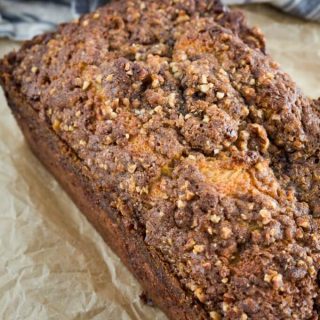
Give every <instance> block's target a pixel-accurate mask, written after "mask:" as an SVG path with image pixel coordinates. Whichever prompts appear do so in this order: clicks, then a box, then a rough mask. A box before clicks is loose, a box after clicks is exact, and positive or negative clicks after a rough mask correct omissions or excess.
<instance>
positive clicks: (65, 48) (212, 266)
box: [4, 0, 320, 320]
mask: <svg viewBox="0 0 320 320" xmlns="http://www.w3.org/2000/svg"><path fill="white" fill-rule="evenodd" d="M7 76H8V77H9V74H8V75H7ZM4 77H5V75H4ZM12 77H13V78H14V79H15V81H16V84H17V86H19V88H20V90H21V91H22V92H23V94H24V95H25V96H26V97H27V99H28V101H29V102H30V103H31V104H32V105H33V107H34V109H35V110H37V111H38V112H39V117H41V119H42V120H43V121H45V122H47V123H48V124H49V125H50V126H51V127H52V130H54V131H55V133H56V134H57V135H58V136H59V137H60V138H61V139H62V140H63V141H65V142H66V143H67V144H68V146H70V148H72V150H73V151H74V153H75V154H76V156H77V158H78V159H79V160H80V161H81V162H82V163H83V174H85V175H86V176H88V177H90V179H92V183H94V185H95V186H96V188H97V190H100V191H101V190H102V191H104V192H106V193H108V194H109V195H110V197H111V198H112V202H111V205H112V207H113V208H114V209H116V210H118V212H119V216H121V219H122V222H123V224H124V225H125V227H126V228H128V229H130V230H133V231H135V232H138V233H140V234H141V236H142V237H144V239H145V243H146V244H147V245H148V246H150V247H152V248H155V249H156V250H157V252H158V253H159V254H160V255H161V257H162V259H163V260H164V261H165V262H166V263H167V266H168V269H169V270H170V271H171V272H172V273H173V274H174V275H175V276H176V277H177V279H178V280H179V281H180V283H181V286H182V287H183V288H184V290H185V292H186V295H188V296H190V297H192V299H193V300H194V303H195V304H199V305H200V306H201V307H202V308H203V309H204V310H205V311H206V312H207V314H208V318H210V317H211V319H214V320H218V319H222V318H223V319H241V320H246V319H257V320H261V319H275V320H276V319H297V320H302V319H318V316H317V315H318V312H317V307H318V302H319V287H318V281H317V274H318V270H319V264H320V255H319V253H320V252H319V249H320V241H319V240H320V238H319V237H320V233H319V219H318V216H319V214H320V207H319V195H320V194H319V187H318V186H319V178H320V167H319V163H318V162H319V158H318V156H319V149H318V146H319V137H320V123H319V122H320V121H319V107H320V103H319V101H312V100H310V99H308V98H307V97H305V96H304V95H303V94H302V93H301V92H300V91H299V89H298V88H297V87H296V85H295V84H294V82H293V81H292V80H291V79H290V77H289V76H288V75H287V74H285V73H283V72H282V71H281V70H280V69H279V68H278V66H277V64H276V63H275V62H274V61H273V60H272V59H270V57H268V56H267V55H266V54H265V49H264V40H263V37H262V35H261V34H260V32H259V30H257V29H250V28H248V27H247V25H246V24H245V22H244V21H243V17H242V15H241V14H240V13H239V12H235V11H234V12H233V11H231V12H229V11H224V9H223V8H222V6H221V5H219V4H218V3H216V2H215V1H209V0H208V1H205V0H198V1H196V0H188V1H186V0H185V1H183V0H175V1H169V0H165V1H140V0H136V1H129V0H121V1H115V2H113V3H112V4H110V5H107V6H105V7H103V8H101V9H99V10H98V11H96V12H95V13H92V14H90V15H87V16H84V17H83V18H81V19H80V20H79V21H75V22H73V23H71V24H67V25H64V26H61V27H60V28H59V30H58V32H56V33H53V34H50V35H46V36H43V37H39V38H38V39H35V40H33V42H32V43H29V44H26V45H25V47H24V50H22V51H20V52H18V53H17V54H16V62H15V66H14V71H13V74H12Z"/></svg>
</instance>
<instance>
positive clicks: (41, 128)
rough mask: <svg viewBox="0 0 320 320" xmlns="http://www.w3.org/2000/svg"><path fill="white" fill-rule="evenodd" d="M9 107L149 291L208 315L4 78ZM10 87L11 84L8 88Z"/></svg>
mask: <svg viewBox="0 0 320 320" xmlns="http://www.w3.org/2000/svg"><path fill="white" fill-rule="evenodd" d="M7 88H8V90H7V91H6V92H5V93H6V97H7V100H8V104H9V107H10V109H11V111H12V113H13V115H14V117H15V119H16V121H17V123H18V125H19V127H20V129H21V130H22V132H23V134H24V136H25V138H26V140H27V142H28V144H29V146H30V148H31V150H32V151H33V153H34V154H35V155H36V156H37V158H38V159H39V160H40V161H41V162H42V164H43V165H44V166H45V167H46V168H47V169H48V170H49V172H50V173H52V174H53V176H54V177H55V178H56V179H57V180H58V181H59V183H60V184H61V186H62V187H63V188H64V190H65V191H67V193H68V194H69V196H70V197H71V198H72V200H73V201H74V203H75V204H76V205H77V207H78V208H79V209H80V210H81V211H82V213H83V214H84V215H85V216H86V218H87V219H88V220H89V222H90V223H91V224H92V225H93V226H94V227H95V228H96V230H97V231H98V232H99V233H100V235H101V236H102V238H103V239H104V240H105V241H106V243H107V244H108V245H109V246H110V247H111V249H112V250H113V251H114V252H115V253H116V254H117V255H118V256H119V257H120V258H121V260H122V262H123V263H124V264H125V265H126V267H127V268H128V269H129V270H130V271H131V273H132V274H133V275H134V276H135V277H136V279H137V280H138V281H139V282H140V284H141V285H142V287H143V289H144V290H145V292H146V294H147V296H148V297H150V298H151V299H152V301H153V302H154V303H155V304H156V305H157V306H158V307H160V308H161V309H162V310H163V311H164V312H165V313H166V314H167V315H168V316H169V317H170V318H171V319H176V320H180V319H207V317H206V313H205V312H204V311H203V309H201V307H200V306H199V305H198V304H197V302H195V301H194V300H193V299H191V298H190V297H188V296H186V293H185V292H184V291H183V290H182V288H181V287H180V285H179V283H178V281H177V280H176V279H175V278H174V277H173V276H172V275H171V274H170V273H169V272H168V271H167V270H166V267H165V265H164V263H162V261H161V260H160V258H159V256H158V255H157V253H156V252H155V251H154V250H152V249H151V248H147V247H146V245H145V243H144V241H143V239H141V238H140V237H139V236H137V235H136V234H135V233H134V232H131V233H129V232H127V230H126V229H125V228H124V227H123V226H122V225H121V223H120V221H119V216H117V214H116V212H114V211H113V209H112V208H110V207H109V206H108V201H106V199H103V198H102V196H101V195H99V194H97V192H96V191H94V190H92V187H91V185H90V183H88V181H87V179H86V177H84V176H83V175H82V174H81V171H80V169H79V168H78V167H77V161H75V157H76V155H75V154H74V153H73V152H72V150H70V148H69V147H68V146H67V145H66V144H65V143H64V142H63V141H62V140H60V139H59V138H58V137H57V136H56V135H55V133H54V132H53V131H52V130H51V129H50V128H49V127H48V126H47V124H46V123H45V122H43V121H41V120H40V119H39V117H38V115H37V113H36V112H35V111H34V110H33V109H32V107H31V106H30V105H28V103H27V102H26V100H25V99H24V98H23V97H21V96H19V95H17V93H14V92H13V91H14V90H12V88H14V86H13V85H8V84H7ZM10 89H11V90H10Z"/></svg>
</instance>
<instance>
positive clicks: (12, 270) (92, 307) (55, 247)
mask: <svg viewBox="0 0 320 320" xmlns="http://www.w3.org/2000/svg"><path fill="white" fill-rule="evenodd" d="M245 10H246V11H247V13H248V16H249V20H250V21H251V23H252V24H256V25H259V26H260V27H261V29H262V30H263V31H264V33H265V34H266V36H267V40H268V41H267V47H268V51H269V52H270V53H271V54H272V55H273V57H274V58H275V59H276V60H277V61H278V62H280V63H281V65H282V67H283V69H284V70H286V71H287V72H289V74H291V76H292V77H293V78H294V79H295V80H296V81H297V82H298V84H299V85H300V86H301V87H302V89H303V90H304V92H306V93H307V94H308V95H310V96H311V97H314V98H316V97H318V96H320V25H317V24H315V23H306V22H303V21H302V20H298V19H295V18H290V17H289V18H288V17H285V16H284V15H283V14H280V13H277V12H276V11H275V10H274V9H271V8H268V7H264V6H253V7H246V9H245ZM13 47H18V44H14V43H12V42H8V41H5V40H1V41H0V54H1V55H3V54H4V53H5V52H8V51H9V50H11V49H12V48H13ZM140 293H141V288H140V286H139V285H138V284H137V282H136V281H135V279H134V278H133V276H131V275H130V273H129V272H128V271H127V270H126V268H125V267H124V266H123V265H122V263H121V262H120V261H119V259H118V258H117V257H116V256H115V255H114V254H113V253H112V252H111V250H110V249H109V248H108V247H107V246H106V245H105V243H104V242H103V240H102V239H101V238H100V236H99V235H98V234H97V232H96V231H95V230H94V229H93V227H92V226H91V225H90V224H89V223H88V222H87V221H86V219H85V218H84V217H83V216H82V215H81V214H80V212H79V210H78V209H77V208H76V207H75V206H74V204H73V203H72V201H71V200H70V199H69V198H68V196H67V195H66V194H65V192H64V191H63V190H62V189H61V188H60V187H59V185H58V184H57V182H56V181H55V180H54V179H53V177H52V176H51V175H50V174H49V173H48V172H47V171H46V170H45V169H44V168H43V167H42V165H41V164H40V163H39V162H38V160H37V159H36V158H35V157H34V156H33V155H32V154H31V152H30V150H29V149H28V147H27V145H26V143H25V141H24V139H23V137H22V134H21V133H20V131H19V129H18V127H17V125H16V124H15V121H14V119H13V117H12V115H11V114H10V112H9V109H8V108H7V105H6V102H5V99H4V97H3V94H2V92H0V319H3V320H7V319H10V320H11V319H24V320H25V319H32V320H34V319H39V320H41V319H59V320H63V319H68V320H69V319H95V320H98V319H104V320H105V319H116V320H117V319H150V320H151V319H155V320H160V319H166V318H165V316H164V315H163V314H162V313H161V312H160V311H159V310H157V309H155V308H152V307H149V306H146V305H144V304H143V303H142V302H141V301H140V298H139V295H140Z"/></svg>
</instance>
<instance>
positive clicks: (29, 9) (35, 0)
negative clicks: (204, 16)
mask: <svg viewBox="0 0 320 320" xmlns="http://www.w3.org/2000/svg"><path fill="white" fill-rule="evenodd" d="M108 1H110V0H0V37H8V38H11V39H14V40H25V39H30V38H32V37H33V36H34V35H37V34H40V33H42V32H45V31H49V30H52V29H54V28H55V26H56V25H57V24H59V23H61V22H66V21H69V20H72V19H74V18H76V17H78V16H80V15H81V14H83V13H86V12H90V11H92V10H94V9H95V8H97V7H98V6H100V5H102V4H104V3H106V2H108ZM159 1H161V0H159ZM222 1H223V2H224V3H225V4H247V3H270V4H272V5H274V6H276V7H279V8H280V9H281V10H283V11H285V12H288V13H290V14H294V15H297V16H300V17H303V18H306V19H310V20H315V21H320V0H222Z"/></svg>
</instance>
